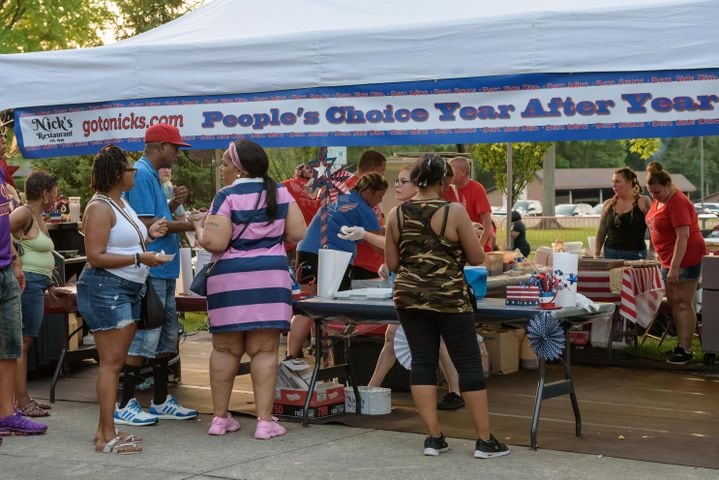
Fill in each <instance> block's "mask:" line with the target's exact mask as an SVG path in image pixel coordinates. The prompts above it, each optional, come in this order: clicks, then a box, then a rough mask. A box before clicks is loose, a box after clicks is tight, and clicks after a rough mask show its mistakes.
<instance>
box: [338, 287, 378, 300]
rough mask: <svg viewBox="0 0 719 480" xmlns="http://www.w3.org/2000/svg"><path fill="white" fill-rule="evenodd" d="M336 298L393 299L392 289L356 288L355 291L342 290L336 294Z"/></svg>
mask: <svg viewBox="0 0 719 480" xmlns="http://www.w3.org/2000/svg"><path fill="white" fill-rule="evenodd" d="M334 297H335V298H371V299H384V298H392V289H391V288H356V289H354V290H342V291H340V292H337V293H335V295H334Z"/></svg>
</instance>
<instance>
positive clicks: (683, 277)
mask: <svg viewBox="0 0 719 480" xmlns="http://www.w3.org/2000/svg"><path fill="white" fill-rule="evenodd" d="M701 273H702V264H701V263H697V264H696V265H691V266H689V267H682V268H680V269H679V281H687V280H694V281H696V280H699V276H700V275H701ZM668 274H669V269H668V268H664V267H662V278H663V279H664V281H665V282H666V281H667V275H668Z"/></svg>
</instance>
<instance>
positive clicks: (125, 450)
mask: <svg viewBox="0 0 719 480" xmlns="http://www.w3.org/2000/svg"><path fill="white" fill-rule="evenodd" d="M95 453H114V454H115V455H134V454H137V453H142V447H141V446H139V445H137V444H136V443H135V442H123V441H122V439H121V438H120V437H115V438H113V439H112V440H110V441H109V442H107V443H105V445H104V446H103V447H102V448H99V446H98V445H97V444H96V445H95Z"/></svg>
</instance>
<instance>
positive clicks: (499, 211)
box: [492, 207, 507, 217]
mask: <svg viewBox="0 0 719 480" xmlns="http://www.w3.org/2000/svg"><path fill="white" fill-rule="evenodd" d="M492 215H493V216H495V217H506V216H507V209H506V208H504V207H492Z"/></svg>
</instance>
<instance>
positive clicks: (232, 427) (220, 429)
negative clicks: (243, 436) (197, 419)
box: [207, 413, 240, 435]
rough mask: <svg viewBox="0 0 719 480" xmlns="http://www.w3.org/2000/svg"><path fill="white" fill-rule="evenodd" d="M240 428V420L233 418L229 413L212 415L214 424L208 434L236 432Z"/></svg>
mask: <svg viewBox="0 0 719 480" xmlns="http://www.w3.org/2000/svg"><path fill="white" fill-rule="evenodd" d="M239 429H240V422H238V421H237V420H235V419H234V418H232V415H230V414H229V413H228V414H227V416H226V417H224V418H222V417H212V425H210V429H209V430H208V431H207V434H208V435H224V434H226V433H227V432H236V431H237V430H239Z"/></svg>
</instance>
